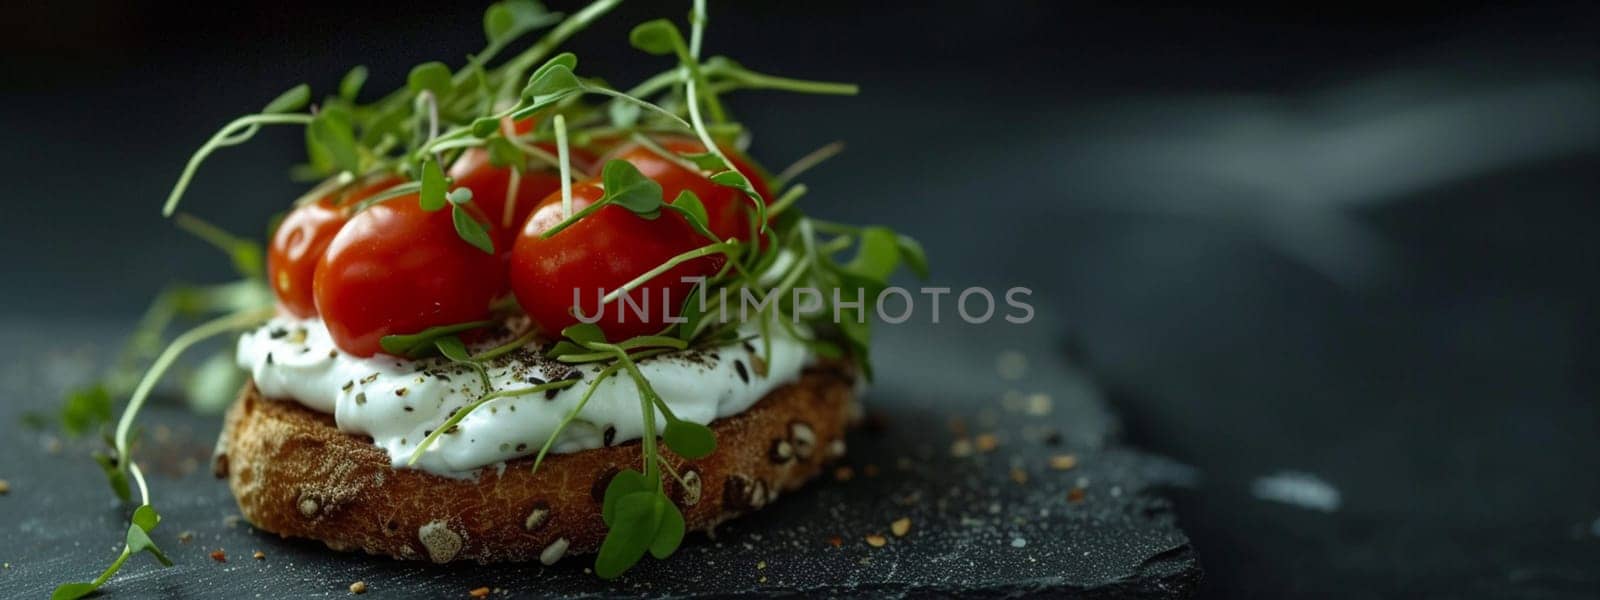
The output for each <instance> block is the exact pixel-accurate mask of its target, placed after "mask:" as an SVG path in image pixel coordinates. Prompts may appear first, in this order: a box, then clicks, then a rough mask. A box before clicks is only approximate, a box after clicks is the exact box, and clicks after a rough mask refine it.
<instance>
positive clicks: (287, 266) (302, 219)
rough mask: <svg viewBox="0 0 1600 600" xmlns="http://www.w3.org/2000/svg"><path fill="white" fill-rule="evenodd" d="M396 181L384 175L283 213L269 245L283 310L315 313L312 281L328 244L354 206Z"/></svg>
mask: <svg viewBox="0 0 1600 600" xmlns="http://www.w3.org/2000/svg"><path fill="white" fill-rule="evenodd" d="M397 183H400V180H399V179H397V178H394V177H384V178H381V179H379V180H377V181H373V182H371V183H367V184H365V185H361V186H357V187H355V188H353V189H349V190H346V191H343V192H337V193H334V194H330V195H328V196H326V197H323V198H318V199H317V201H315V202H311V203H307V204H304V205H301V206H297V207H295V208H294V210H291V211H289V214H287V215H284V217H283V222H281V223H279V224H278V230H277V232H276V233H274V234H273V235H272V243H271V244H270V245H269V246H268V247H267V280H268V281H269V282H271V284H272V291H273V292H275V293H276V294H277V296H278V305H279V306H281V307H283V310H285V311H287V312H288V313H289V314H291V315H294V316H296V317H300V318H302V319H304V318H308V317H313V316H316V314H317V305H316V298H315V297H314V296H313V294H312V292H311V281H312V276H313V275H314V274H315V273H316V270H317V262H318V261H320V260H322V254H323V252H324V251H326V250H327V249H328V243H329V242H331V241H333V236H334V235H336V234H338V233H339V229H340V228H341V227H344V224H345V221H348V220H349V219H350V209H351V207H353V206H354V205H355V204H356V203H358V202H360V201H362V200H365V199H367V198H369V197H371V196H372V195H373V194H376V193H378V192H380V191H383V190H384V189H387V188H389V187H390V186H393V185H395V184H397Z"/></svg>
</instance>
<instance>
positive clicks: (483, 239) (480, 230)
mask: <svg viewBox="0 0 1600 600" xmlns="http://www.w3.org/2000/svg"><path fill="white" fill-rule="evenodd" d="M450 220H451V221H454V222H455V226H456V235H457V236H460V237H461V239H462V240H463V241H465V242H466V243H468V244H472V247H474V248H477V249H479V250H482V251H483V252H484V253H485V254H494V240H492V239H490V238H489V229H488V228H486V227H484V226H483V223H479V222H478V220H477V219H474V218H472V214H471V213H468V212H467V209H465V208H462V206H461V205H460V204H453V205H451V207H450Z"/></svg>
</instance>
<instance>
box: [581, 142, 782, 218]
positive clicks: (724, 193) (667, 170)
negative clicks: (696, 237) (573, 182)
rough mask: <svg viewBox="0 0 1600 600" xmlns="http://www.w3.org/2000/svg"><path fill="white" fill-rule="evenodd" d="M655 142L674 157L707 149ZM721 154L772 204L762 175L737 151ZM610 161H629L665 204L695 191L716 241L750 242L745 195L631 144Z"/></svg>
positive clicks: (748, 206)
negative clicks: (658, 191)
mask: <svg viewBox="0 0 1600 600" xmlns="http://www.w3.org/2000/svg"><path fill="white" fill-rule="evenodd" d="M656 143H657V144H658V145H660V146H661V147H662V148H663V149H666V150H668V151H670V152H674V153H677V154H695V153H700V152H705V149H706V147H705V145H704V144H701V143H700V142H699V141H698V140H693V139H689V138H681V137H679V138H666V139H661V140H657V141H656ZM722 151H723V153H724V154H726V155H727V156H728V160H729V161H731V162H733V167H734V168H735V169H738V170H739V172H740V173H743V174H744V176H745V177H747V178H749V179H750V183H751V185H752V186H753V187H755V189H756V193H758V194H760V195H761V198H762V199H763V200H764V201H766V202H768V203H771V202H772V199H773V198H772V190H771V189H769V188H768V187H767V182H766V180H765V179H764V178H763V177H762V176H761V172H760V171H758V170H756V168H755V167H754V166H753V165H752V164H751V163H750V162H749V160H748V159H747V158H745V157H744V156H743V155H741V154H739V153H738V152H735V151H733V150H732V149H729V148H723V149H722ZM610 159H621V160H625V161H628V163H630V164H632V165H633V166H634V168H637V169H639V172H640V173H642V174H644V176H645V177H649V178H651V179H654V180H655V181H656V183H659V184H661V191H662V195H663V196H664V199H665V200H666V201H667V202H671V201H673V200H674V199H676V198H677V197H678V193H679V192H681V191H683V190H689V191H691V192H694V194H695V195H696V196H698V197H699V198H700V203H701V204H704V205H705V207H706V216H707V221H709V222H708V223H706V228H707V229H710V230H711V233H714V234H716V236H717V239H723V240H725V239H728V238H730V237H734V238H739V239H741V240H748V239H750V214H751V212H752V209H753V207H752V206H751V202H750V198H749V197H748V196H745V194H744V192H741V191H739V190H737V189H734V188H731V187H727V186H722V185H717V184H716V183H712V181H711V180H710V179H708V178H707V176H708V175H710V173H702V172H698V171H691V170H689V169H687V168H684V166H683V165H680V164H679V163H678V161H674V160H669V159H668V158H667V157H663V156H661V155H660V154H657V153H656V152H655V151H654V150H651V149H650V148H649V147H647V146H644V145H642V144H637V143H634V144H628V145H626V146H622V147H620V148H617V149H616V150H614V151H613V152H612V153H611V154H610V155H608V156H607V160H610ZM603 162H604V161H602V163H603Z"/></svg>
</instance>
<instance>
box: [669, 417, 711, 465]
mask: <svg viewBox="0 0 1600 600" xmlns="http://www.w3.org/2000/svg"><path fill="white" fill-rule="evenodd" d="M661 439H663V440H665V441H666V442H667V447H668V448H672V451H673V452H676V453H678V456H682V457H684V458H687V459H689V460H699V459H702V458H705V457H707V456H710V455H711V453H712V452H715V451H716V450H717V435H716V434H715V433H712V432H711V428H710V427H706V426H705V425H701V424H699V423H693V422H689V421H683V420H678V419H672V420H669V421H667V428H666V430H664V431H662V432H661Z"/></svg>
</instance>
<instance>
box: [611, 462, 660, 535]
mask: <svg viewBox="0 0 1600 600" xmlns="http://www.w3.org/2000/svg"><path fill="white" fill-rule="evenodd" d="M653 490H655V485H654V484H653V483H651V482H650V479H649V478H648V477H645V476H644V473H640V472H638V471H635V470H633V469H623V470H621V471H618V472H617V474H616V475H613V476H612V477H611V482H610V483H607V484H606V493H605V496H604V499H603V500H602V501H601V503H600V519H601V520H602V521H605V523H606V524H607V525H610V524H611V523H612V521H613V520H614V519H615V518H616V514H617V502H618V501H620V500H621V499H622V498H623V497H626V496H629V495H632V494H637V493H640V492H645V493H649V492H651V491H653Z"/></svg>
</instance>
